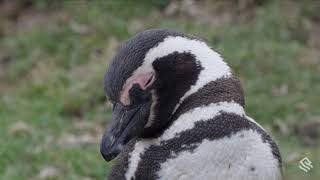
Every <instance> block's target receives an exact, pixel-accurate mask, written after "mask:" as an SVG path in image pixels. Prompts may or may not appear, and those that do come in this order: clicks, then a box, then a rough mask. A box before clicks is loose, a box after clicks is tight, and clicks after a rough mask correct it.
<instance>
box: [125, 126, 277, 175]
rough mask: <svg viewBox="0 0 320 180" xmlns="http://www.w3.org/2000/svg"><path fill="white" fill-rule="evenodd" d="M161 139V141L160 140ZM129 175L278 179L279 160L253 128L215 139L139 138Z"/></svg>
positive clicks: (132, 154)
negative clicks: (164, 140)
mask: <svg viewBox="0 0 320 180" xmlns="http://www.w3.org/2000/svg"><path fill="white" fill-rule="evenodd" d="M157 143H158V144H157ZM128 163H129V164H128V169H127V172H126V174H125V177H126V179H199V180H200V179H201V180H203V179H216V180H228V179H230V180H277V179H279V178H280V170H279V166H278V162H277V160H276V159H274V157H273V155H272V152H271V150H270V146H269V144H267V143H265V142H263V140H262V139H261V137H260V135H259V134H258V133H257V132H255V131H253V130H242V131H239V132H237V133H235V134H233V135H231V136H228V137H224V138H221V139H216V140H209V139H203V140H202V141H201V142H198V143H194V144H188V143H183V144H182V143H181V142H174V141H171V142H170V141H168V142H162V143H160V144H159V142H157V141H156V140H153V141H138V142H137V143H136V144H135V148H134V150H133V151H132V152H131V153H130V156H129V159H128Z"/></svg>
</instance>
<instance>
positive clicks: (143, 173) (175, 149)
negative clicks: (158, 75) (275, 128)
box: [135, 113, 281, 179]
mask: <svg viewBox="0 0 320 180" xmlns="http://www.w3.org/2000/svg"><path fill="white" fill-rule="evenodd" d="M249 129H252V130H255V131H256V132H258V133H259V134H260V135H261V137H262V140H263V142H264V143H269V144H270V145H271V148H272V153H273V155H274V157H275V158H277V159H278V160H279V164H280V163H281V159H280V153H279V150H278V147H277V145H276V144H275V143H274V142H273V140H272V139H271V137H270V136H269V135H268V134H266V133H265V132H264V131H263V130H262V129H261V128H260V127H258V126H257V125H256V124H255V123H253V122H251V121H249V120H248V119H246V118H245V117H242V116H239V115H236V114H233V113H221V115H219V116H217V117H215V118H213V119H210V120H206V121H198V122H196V123H195V126H194V128H193V129H190V130H187V131H183V132H181V133H179V136H177V137H176V138H172V139H170V140H167V141H164V142H162V143H161V144H160V145H152V146H150V147H149V148H148V149H147V150H146V151H145V152H144V154H143V155H142V156H141V160H140V162H139V164H138V167H137V169H136V172H135V179H157V178H158V177H157V172H158V171H159V170H160V166H161V164H162V163H164V162H165V161H166V160H167V159H170V158H173V157H172V154H176V153H179V152H181V151H191V152H192V151H193V150H194V149H195V148H196V147H197V145H196V144H197V143H201V142H202V141H203V140H204V139H208V140H216V139H220V138H224V137H230V136H231V135H233V134H235V133H237V132H239V131H241V130H249Z"/></svg>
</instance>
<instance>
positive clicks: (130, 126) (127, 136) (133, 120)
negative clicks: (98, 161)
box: [100, 102, 151, 161]
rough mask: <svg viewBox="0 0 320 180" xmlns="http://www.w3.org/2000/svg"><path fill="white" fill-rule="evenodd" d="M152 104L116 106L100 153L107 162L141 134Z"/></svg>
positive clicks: (118, 104)
mask: <svg viewBox="0 0 320 180" xmlns="http://www.w3.org/2000/svg"><path fill="white" fill-rule="evenodd" d="M150 105H151V102H145V103H143V104H137V105H135V106H134V107H130V108H128V107H125V106H123V105H122V104H120V103H117V104H115V107H114V110H113V113H112V121H111V122H110V124H109V129H108V130H107V131H106V133H105V134H104V135H103V137H102V142H101V146H100V151H101V154H102V156H103V158H104V159H105V160H106V161H111V160H112V159H114V158H115V157H116V156H117V155H118V154H119V153H120V151H121V150H122V147H123V146H124V145H125V144H126V143H128V142H129V141H130V140H131V139H132V138H134V137H137V136H138V135H139V134H141V132H142V130H143V128H144V126H145V124H146V123H147V120H148V118H146V117H149V110H150Z"/></svg>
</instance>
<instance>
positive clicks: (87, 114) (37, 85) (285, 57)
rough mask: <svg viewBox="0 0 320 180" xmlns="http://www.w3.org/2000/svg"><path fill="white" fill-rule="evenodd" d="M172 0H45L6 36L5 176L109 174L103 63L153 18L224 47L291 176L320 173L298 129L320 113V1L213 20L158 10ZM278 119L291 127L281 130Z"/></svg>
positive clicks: (318, 156)
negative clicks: (317, 31) (316, 43)
mask: <svg viewBox="0 0 320 180" xmlns="http://www.w3.org/2000/svg"><path fill="white" fill-rule="evenodd" d="M166 3H167V2H160V1H152V2H151V3H150V2H149V1H136V2H135V3H132V4H130V5H128V4H126V3H125V1H119V2H117V3H114V2H112V1H108V2H104V3H103V2H95V1H94V2H90V3H84V2H82V3H81V2H77V1H66V2H62V3H56V4H48V2H47V1H38V2H37V3H36V7H37V9H38V11H40V13H43V14H45V13H46V14H49V15H48V16H46V18H47V19H46V20H45V22H42V23H38V24H36V25H34V26H33V27H32V28H29V29H27V30H22V29H20V30H16V31H13V32H12V33H8V34H7V35H6V36H4V37H2V39H1V41H0V47H1V49H0V53H1V57H0V58H2V59H0V71H2V72H4V73H2V74H3V75H0V83H1V84H2V85H1V84H0V94H1V96H0V144H1V146H0V157H1V158H0V178H2V179H10V180H11V179H13V180H14V179H34V178H38V176H39V173H40V172H41V171H42V170H43V168H44V167H47V166H49V167H54V168H56V169H57V171H58V173H57V176H56V177H53V179H84V178H92V179H103V178H104V177H105V174H106V173H107V172H108V169H109V168H110V166H111V164H109V163H106V162H105V161H104V160H103V159H102V157H101V156H100V152H99V139H100V136H101V135H102V132H103V129H104V128H105V126H106V124H107V121H108V119H109V118H110V113H111V110H110V109H108V108H107V107H106V105H105V101H106V100H105V97H104V92H103V75H104V71H105V70H106V68H107V64H108V61H109V60H110V59H111V58H112V56H113V55H114V51H115V50H116V48H117V46H118V44H119V43H121V42H123V41H124V40H125V39H127V38H128V37H130V36H131V35H133V34H135V33H136V32H137V31H139V30H143V29H147V28H156V27H162V28H163V27H166V28H173V29H176V30H179V31H183V32H186V33H191V34H193V35H196V36H199V37H202V38H204V39H206V40H207V41H208V42H209V44H210V45H212V46H213V47H214V49H216V50H217V51H219V52H220V53H221V54H222V55H223V56H224V58H225V59H226V60H227V62H228V63H229V64H230V66H231V67H232V68H233V69H234V71H235V73H236V74H237V75H238V76H239V77H240V78H241V81H242V84H243V87H244V89H245V94H246V110H247V112H248V114H250V115H251V116H252V117H254V118H255V119H257V121H258V122H259V123H261V124H263V126H265V127H266V128H267V129H269V130H270V131H272V134H273V136H274V137H275V139H276V141H277V142H278V144H279V146H280V150H281V152H282V156H283V159H284V177H285V179H287V180H300V179H305V180H307V179H318V178H319V177H320V169H319V165H320V164H319V163H320V148H319V146H315V147H310V146H307V145H305V144H304V143H303V140H302V139H303V137H300V136H299V135H298V134H296V133H295V131H294V130H293V129H294V127H295V126H300V125H302V124H304V123H305V122H308V121H311V120H313V119H314V118H316V117H319V114H320V109H319V102H320V96H319V92H320V76H319V74H320V57H319V54H318V56H312V52H313V51H312V48H311V47H310V46H309V44H308V39H309V38H310V35H309V29H308V26H306V25H305V24H308V22H310V21H311V19H312V18H313V16H315V14H316V12H315V11H316V10H314V9H313V8H312V7H311V5H310V6H307V5H305V4H298V2H296V4H295V5H296V6H297V7H298V8H299V9H300V10H301V11H299V12H300V13H298V14H297V15H295V16H293V17H289V16H284V15H282V14H281V11H282V10H281V8H280V5H279V4H278V3H276V2H270V3H265V4H264V5H263V6H262V7H258V8H257V9H256V16H255V19H254V20H253V21H251V22H248V23H225V24H222V25H220V26H213V25H210V24H208V23H200V22H197V20H190V19H187V18H179V17H167V16H166V17H159V16H158V15H157V14H155V13H154V12H156V11H161V10H162V9H163V8H164V7H165V6H166ZM51 7H54V8H51ZM198 18H201V17H198ZM135 23H136V24H138V26H137V25H136V24H135ZM136 26H137V27H136ZM0 74H1V73H0ZM1 76H2V77H1ZM283 89H284V90H283ZM301 106H303V107H304V108H302V109H301ZM279 122H282V123H284V124H286V126H288V128H289V133H288V134H284V133H281V132H280V131H279V129H278V128H277V127H278V126H277V124H278V123H279ZM21 124H22V125H21ZM72 137H76V139H80V140H83V141H80V142H79V140H78V141H77V140H72ZM70 138H71V140H70ZM86 138H89V140H87V141H86ZM74 141H75V142H74ZM294 155H296V158H293V160H292V156H294ZM304 156H307V157H309V158H310V159H311V160H312V161H313V163H314V169H313V170H311V171H310V172H309V173H304V172H303V171H301V170H300V169H299V168H298V161H299V160H300V159H302V158H303V157H304Z"/></svg>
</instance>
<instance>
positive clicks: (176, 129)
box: [160, 102, 245, 141]
mask: <svg viewBox="0 0 320 180" xmlns="http://www.w3.org/2000/svg"><path fill="white" fill-rule="evenodd" d="M221 112H226V113H234V114H237V115H239V116H245V112H244V109H243V107H242V106H241V105H239V104H237V103H235V102H219V103H212V104H209V105H207V106H200V107H196V108H194V109H192V110H190V111H188V112H186V113H184V114H182V115H181V116H180V117H179V118H178V119H177V120H176V121H175V122H174V123H173V124H172V125H171V126H170V127H169V128H168V129H167V130H165V132H164V133H163V135H162V136H161V137H160V139H161V140H162V141H164V140H168V139H171V138H174V137H177V134H178V133H180V132H183V131H186V130H189V129H192V128H193V127H194V126H195V123H196V122H198V121H206V120H209V119H213V118H214V117H216V116H218V115H220V114H221Z"/></svg>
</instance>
